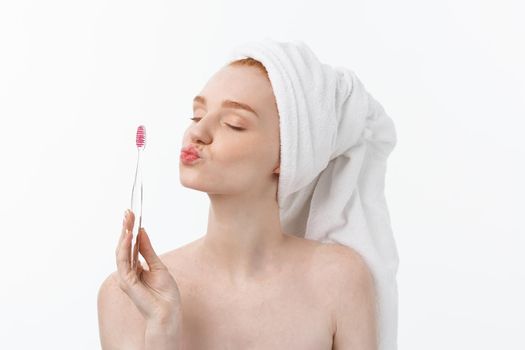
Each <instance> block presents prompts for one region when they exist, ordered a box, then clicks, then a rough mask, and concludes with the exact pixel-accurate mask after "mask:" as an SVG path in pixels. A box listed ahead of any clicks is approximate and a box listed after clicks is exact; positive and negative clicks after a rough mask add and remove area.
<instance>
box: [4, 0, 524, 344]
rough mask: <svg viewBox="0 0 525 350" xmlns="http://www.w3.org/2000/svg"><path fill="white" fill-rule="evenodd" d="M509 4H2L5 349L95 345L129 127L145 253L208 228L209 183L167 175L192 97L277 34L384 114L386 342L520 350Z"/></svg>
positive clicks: (520, 60)
mask: <svg viewBox="0 0 525 350" xmlns="http://www.w3.org/2000/svg"><path fill="white" fill-rule="evenodd" d="M522 4H523V2H522V1H519V0H516V1H505V0H503V1H501V0H500V1H497V2H496V1H480V0H476V1H474V0H472V1H467V0H449V1H421V0H410V1H409V0H401V1H377V0H375V1H374V0H366V1H365V0H362V1H340V2H336V1H327V0H325V1H320V2H312V1H268V0H266V1H264V2H263V1H260V2H256V3H255V2H249V1H194V2H190V1H184V2H182V1H180V2H175V1H107V0H103V1H71V0H64V1H56V0H53V1H51V0H50V1H36V0H35V1H27V0H16V1H2V2H0V118H1V124H0V128H1V130H2V135H1V143H2V147H1V148H0V157H1V158H0V161H1V163H0V166H1V171H0V186H1V192H0V198H1V201H0V224H1V229H0V234H1V242H0V244H1V245H0V247H1V253H0V264H1V266H2V271H1V277H0V283H1V284H0V348H2V349H36V348H39V349H98V348H99V347H100V345H99V338H98V324H97V310H96V297H97V292H98V288H99V286H100V284H101V282H102V281H103V280H104V279H105V278H106V276H107V275H108V274H110V273H111V272H112V271H114V270H115V269H116V266H115V260H114V251H115V247H116V243H117V239H118V236H119V234H120V227H121V222H122V215H123V212H124V210H125V209H126V208H127V207H129V200H130V195H131V186H132V180H133V172H134V167H135V162H136V148H135V145H134V142H135V131H136V127H137V126H138V125H139V124H140V123H144V124H145V125H146V128H147V133H148V134H147V136H148V144H147V147H146V150H145V154H144V159H143V160H144V164H143V166H144V196H145V199H144V200H145V203H144V209H143V215H144V218H143V225H144V226H145V227H146V229H147V230H148V232H149V233H150V236H151V238H152V241H153V244H154V247H155V248H156V250H157V252H158V253H163V252H166V251H169V250H172V249H174V248H176V247H179V246H180V245H182V244H185V243H188V242H190V241H192V240H194V239H196V238H198V237H200V236H201V235H202V234H204V233H205V229H206V220H207V213H208V211H207V210H208V197H207V195H206V193H202V192H197V191H194V190H191V189H188V188H185V187H183V186H182V185H181V184H180V182H179V168H178V166H179V165H178V164H179V160H178V155H179V151H180V146H181V142H182V134H183V132H184V130H185V128H186V127H187V126H188V125H189V123H190V121H189V118H190V117H191V113H192V109H191V100H192V98H193V96H195V95H196V94H197V93H198V92H199V91H200V89H201V88H202V87H203V86H204V84H205V83H206V81H207V80H208V79H209V78H210V77H211V75H212V74H213V73H214V72H215V71H216V70H217V69H219V68H220V67H221V66H222V65H223V64H224V63H225V61H224V60H225V55H226V53H227V52H228V50H229V49H230V48H232V47H233V46H234V45H236V44H238V43H241V42H244V41H246V40H252V39H260V38H263V37H272V38H274V39H277V40H282V41H286V40H293V39H300V40H303V41H305V42H306V43H308V44H309V46H310V47H311V48H312V49H313V51H314V52H316V54H317V55H318V57H319V59H320V60H321V61H323V62H326V63H329V64H332V65H343V66H347V67H348V68H351V69H353V70H354V71H355V72H356V73H357V74H358V76H359V77H360V79H361V80H362V81H363V82H364V84H365V85H366V87H367V89H368V90H369V92H370V93H371V94H372V95H373V96H374V97H375V98H376V99H377V100H379V101H380V102H381V103H382V105H383V106H384V107H385V109H386V111H387V113H388V114H389V115H390V116H391V117H392V119H393V120H394V122H395V124H396V128H397V133H398V144H397V146H396V148H395V149H394V151H393V152H392V154H391V156H390V158H389V164H388V171H387V186H386V187H387V190H386V191H387V193H386V196H387V201H388V204H389V208H390V215H391V220H392V225H393V230H394V234H395V238H396V242H397V244H398V250H399V256H400V265H399V272H398V284H399V332H398V334H399V342H398V344H399V349H400V350H401V349H426V350H431V349H440V350H441V349H525V339H524V338H523V336H522V334H523V331H524V329H525V301H524V299H523V298H524V296H525V272H524V268H525V257H524V256H525V255H524V253H523V250H524V248H525V228H524V224H523V217H524V214H525V210H524V209H525V204H524V198H525V186H524V184H523V179H525V164H524V163H525V141H524V135H523V134H524V130H525V128H524V127H525V122H524V118H525V113H524V110H525V108H524V107H525V66H524V62H525V48H524V44H523V43H524V42H525V41H524V38H525V25H524V22H523V17H524V15H525V11H524V10H525V8H524V6H523V5H522ZM520 333H521V335H520Z"/></svg>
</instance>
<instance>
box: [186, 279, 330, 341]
mask: <svg viewBox="0 0 525 350" xmlns="http://www.w3.org/2000/svg"><path fill="white" fill-rule="evenodd" d="M178 284H179V289H180V292H181V298H182V305H183V327H184V331H183V336H184V340H183V343H184V344H185V347H184V348H185V349H192V350H200V349H202V350H205V349H215V350H217V349H228V350H236V349H243V350H248V349H253V350H255V349H273V350H278V349H304V350H309V349H312V350H330V349H332V337H333V327H332V326H333V323H332V317H331V308H330V307H329V301H328V300H326V299H325V298H323V296H322V295H321V294H320V293H319V292H317V288H316V286H315V285H314V284H313V281H312V282H311V279H308V278H304V277H301V276H298V277H296V278H294V279H291V280H286V281H283V280H273V281H268V282H265V283H257V284H253V285H250V286H243V287H239V288H228V287H224V286H221V284H220V283H213V282H207V283H203V282H202V281H201V282H195V281H187V280H184V281H183V280H181V282H179V281H178Z"/></svg>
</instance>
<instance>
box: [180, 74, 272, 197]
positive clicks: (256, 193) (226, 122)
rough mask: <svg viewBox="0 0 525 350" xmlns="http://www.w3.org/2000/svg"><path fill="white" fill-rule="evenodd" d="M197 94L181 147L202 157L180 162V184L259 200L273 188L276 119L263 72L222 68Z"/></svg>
mask: <svg viewBox="0 0 525 350" xmlns="http://www.w3.org/2000/svg"><path fill="white" fill-rule="evenodd" d="M199 96H200V97H198V98H196V99H195V100H194V101H193V117H194V118H195V119H194V120H193V121H191V122H190V123H191V124H190V125H189V126H188V128H187V129H186V131H185V133H184V137H183V142H182V146H183V147H184V146H188V145H190V144H191V145H193V146H195V148H196V149H198V150H199V152H200V154H201V159H200V160H198V161H196V162H194V163H192V164H190V165H188V164H184V163H183V162H182V161H181V160H179V174H180V180H181V183H182V185H183V186H185V187H190V188H194V189H197V190H200V191H204V192H207V193H209V194H225V195H236V194H243V195H246V196H247V199H249V198H252V197H253V198H254V199H257V198H260V195H261V194H263V192H265V191H268V190H269V185H271V184H273V185H275V186H277V181H278V177H277V175H276V174H278V172H279V161H280V156H279V115H278V111H277V105H276V103H275V96H274V94H273V90H272V86H271V83H270V81H269V80H268V79H267V78H266V77H265V76H264V74H263V73H262V72H261V71H259V70H258V69H257V68H255V67H246V66H225V67H223V68H222V69H221V70H219V71H218V72H217V73H215V74H214V75H213V76H212V77H211V79H210V80H209V81H208V83H207V84H206V86H204V88H203V89H202V91H201V92H200V93H199ZM225 100H231V101H235V102H239V103H242V104H245V105H247V106H249V107H251V109H253V111H254V112H250V111H248V110H244V109H239V108H235V104H233V103H229V104H228V103H227V104H226V105H223V103H224V102H223V101H225ZM235 128H239V129H242V130H238V129H237V130H236V129H235ZM270 189H271V190H272V191H275V189H276V187H275V188H274V187H272V188H270ZM274 193H275V192H274Z"/></svg>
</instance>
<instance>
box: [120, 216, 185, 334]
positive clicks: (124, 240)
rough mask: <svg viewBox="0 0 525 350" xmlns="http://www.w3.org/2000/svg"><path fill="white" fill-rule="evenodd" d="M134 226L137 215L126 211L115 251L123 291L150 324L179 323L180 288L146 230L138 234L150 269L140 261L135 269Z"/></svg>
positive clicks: (142, 253)
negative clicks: (133, 264) (133, 257)
mask: <svg viewBox="0 0 525 350" xmlns="http://www.w3.org/2000/svg"><path fill="white" fill-rule="evenodd" d="M134 222H135V215H134V214H133V212H132V211H131V210H129V209H128V210H126V215H125V217H124V220H123V222H122V233H121V235H120V239H119V242H118V245H117V249H116V251H115V255H116V257H117V268H118V274H117V276H118V280H119V287H120V289H122V291H124V292H125V293H126V294H127V295H128V296H129V297H130V299H131V300H132V301H133V303H134V304H135V305H136V306H137V309H138V310H139V311H140V313H141V314H142V315H143V316H144V319H145V320H146V322H147V323H148V324H154V325H167V324H169V325H172V324H173V323H178V322H180V319H181V314H180V312H181V304H180V293H179V288H178V286H177V283H176V282H175V279H174V278H173V276H172V275H171V274H170V272H169V271H168V268H167V267H166V265H164V263H163V262H162V261H161V260H160V258H159V257H158V256H157V254H156V253H155V251H154V250H153V247H152V245H151V242H150V240H149V236H148V234H147V233H146V231H145V230H144V228H141V229H140V230H139V233H138V239H139V240H140V243H139V252H140V254H141V255H142V256H143V257H144V259H145V260H146V263H147V265H148V267H149V269H148V270H147V269H144V267H143V266H142V264H141V263H140V261H137V269H136V271H135V270H133V269H132V267H131V241H132V238H133V237H132V231H133V224H134ZM174 326H176V324H175V325H174Z"/></svg>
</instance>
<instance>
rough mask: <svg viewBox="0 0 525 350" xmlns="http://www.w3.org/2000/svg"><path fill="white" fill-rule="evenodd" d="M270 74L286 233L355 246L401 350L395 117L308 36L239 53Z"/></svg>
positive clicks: (387, 332)
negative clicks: (388, 196) (391, 181)
mask: <svg viewBox="0 0 525 350" xmlns="http://www.w3.org/2000/svg"><path fill="white" fill-rule="evenodd" d="M245 57H252V58H254V59H256V60H258V61H260V62H261V63H262V64H263V65H264V66H265V68H266V70H267V71H268V76H269V78H270V82H271V84H272V88H273V92H274V95H275V98H276V103H277V108H278V112H279V124H280V147H281V148H280V157H281V158H280V162H281V164H280V175H279V184H278V193H277V196H278V204H279V208H280V219H281V225H282V228H283V231H284V232H286V233H291V234H298V233H299V234H300V235H302V236H303V237H304V238H308V239H313V240H318V241H321V242H323V243H339V244H343V245H346V246H349V247H352V248H353V249H354V250H356V251H357V252H358V253H360V254H361V256H363V258H364V259H365V261H366V262H367V264H368V266H369V268H370V270H371V272H372V274H373V275H374V279H375V283H376V290H377V311H378V341H379V349H380V350H387V349H388V350H395V349H397V299H398V294H397V284H396V273H397V268H398V261H399V259H398V253H397V248H396V243H395V240H394V237H393V232H392V229H391V224H390V216H389V212H388V208H387V203H386V200H385V195H384V187H385V175H386V162H387V158H388V156H389V154H390V153H391V151H392V149H393V148H394V146H395V144H396V132H395V127H394V124H393V121H392V120H391V119H390V117H389V116H388V115H387V114H386V113H385V110H384V109H383V107H382V106H381V105H380V104H379V103H378V102H377V101H376V100H375V99H374V98H373V97H372V96H371V94H370V93H368V92H367V91H366V89H365V87H364V85H363V83H362V82H361V81H360V80H359V79H358V77H357V76H356V74H355V73H354V72H353V71H352V70H350V69H348V68H345V67H332V66H330V65H327V64H324V63H321V62H320V61H319V60H318V59H317V57H316V56H315V54H314V53H313V52H312V50H311V49H310V48H309V47H308V46H307V45H306V44H305V43H304V42H303V41H300V40H295V41H292V42H279V41H276V40H273V39H270V38H265V39H263V40H261V41H252V42H246V43H244V44H241V45H239V46H237V47H234V48H233V50H231V51H230V53H229V56H228V59H229V60H230V62H231V61H233V60H236V59H240V58H245Z"/></svg>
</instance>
